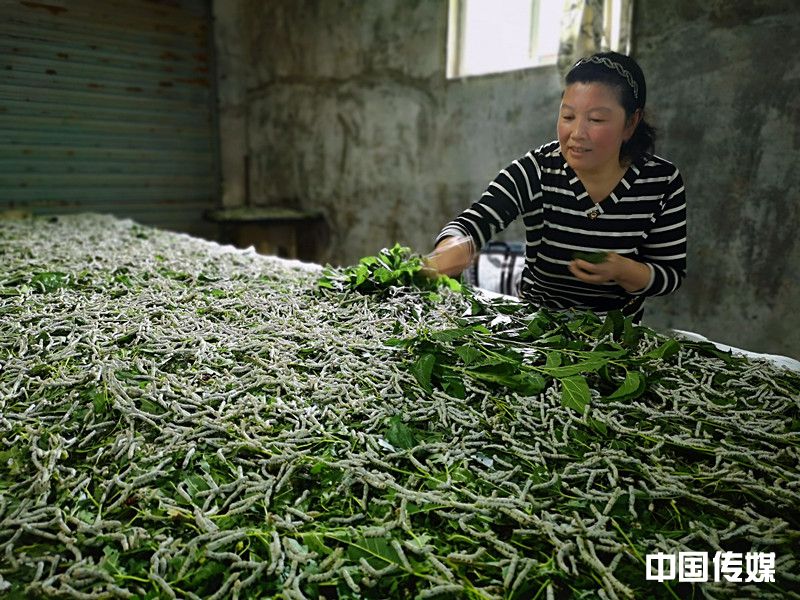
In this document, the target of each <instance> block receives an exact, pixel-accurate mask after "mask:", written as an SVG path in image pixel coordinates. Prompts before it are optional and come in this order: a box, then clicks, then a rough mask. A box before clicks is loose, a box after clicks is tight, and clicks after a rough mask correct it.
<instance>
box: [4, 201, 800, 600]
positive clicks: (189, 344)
mask: <svg viewBox="0 0 800 600" xmlns="http://www.w3.org/2000/svg"><path fill="white" fill-rule="evenodd" d="M318 276H319V271H318V270H316V269H313V268H307V269H301V268H296V267H294V266H292V265H291V264H289V263H286V262H284V261H280V260H277V259H272V258H269V257H264V256H259V255H257V254H255V253H253V252H252V251H251V252H247V251H241V250H236V249H233V248H231V247H223V246H219V245H216V244H213V243H210V242H206V241H203V240H200V239H195V238H192V237H189V236H186V235H182V234H176V233H171V232H166V231H160V230H157V229H152V228H148V227H142V226H140V225H137V224H135V223H132V222H131V221H126V220H119V219H115V218H112V217H109V216H100V215H78V216H61V217H58V218H50V219H46V218H41V219H29V220H20V221H9V222H6V223H0V593H2V594H6V595H7V596H8V597H12V598H14V597H18V598H35V597H50V596H58V597H65V598H87V599H88V598H134V597H137V598H138V597H150V598H213V599H221V598H246V597H276V598H297V599H300V598H315V599H316V598H320V597H322V598H334V597H339V598H435V597H439V598H486V599H489V598H557V597H558V598H561V597H598V598H633V597H654V598H655V597H665V598H678V597H686V596H687V593H692V592H694V593H696V594H698V595H703V594H705V595H706V596H707V597H710V598H725V597H754V598H755V597H757V598H770V597H774V598H785V597H795V598H797V597H800V596H798V595H797V593H795V592H793V591H791V590H792V588H794V589H798V586H800V576H798V574H797V573H798V567H797V564H798V563H797V558H796V556H795V555H794V554H796V550H797V547H798V540H799V539H800V508H798V507H800V469H799V468H798V466H799V465H800V397H798V394H797V382H798V378H797V375H796V374H791V373H789V372H788V371H785V370H779V369H777V368H775V367H773V366H771V365H770V364H769V363H764V362H755V361H743V362H741V363H736V364H735V365H729V364H726V363H725V362H723V361H721V360H719V359H717V358H714V357H712V356H704V355H702V354H700V353H698V352H695V351H692V350H681V351H680V352H679V353H678V355H677V356H676V357H674V360H673V361H672V363H670V365H669V368H668V369H666V370H665V374H664V375H663V376H661V377H659V378H658V380H657V381H654V383H653V384H652V387H651V388H650V389H649V390H648V393H647V394H646V395H645V396H643V397H641V398H638V399H637V400H634V401H626V402H619V401H618V402H614V401H607V402H599V401H598V402H597V403H595V402H593V403H592V407H591V410H590V413H589V414H584V415H580V414H577V413H576V412H575V411H574V410H570V409H569V408H567V407H565V406H563V405H562V403H561V400H560V394H559V389H558V386H557V385H556V384H554V385H551V386H550V387H548V388H547V389H546V390H545V391H544V392H542V393H540V394H537V395H535V396H528V397H524V396H520V395H518V394H516V393H512V392H509V391H508V390H503V389H502V388H498V387H492V386H490V385H488V384H486V385H482V384H481V385H479V384H477V383H475V382H469V381H467V382H465V386H466V395H465V397H464V398H454V397H451V396H448V395H447V394H446V393H445V392H443V391H441V390H438V389H434V390H433V391H432V392H427V391H425V390H424V389H423V388H422V387H421V386H420V385H419V383H418V382H417V380H416V379H415V378H414V377H413V376H412V374H411V373H410V372H409V358H408V356H407V355H406V349H404V348H401V347H398V346H392V345H387V344H386V341H387V340H388V339H390V338H407V337H412V336H415V335H419V334H420V333H422V332H430V331H436V330H441V329H445V328H447V327H450V326H451V324H452V319H453V318H454V317H458V316H461V315H463V314H465V313H466V312H468V311H469V310H470V306H471V303H472V302H474V301H475V300H474V299H469V298H466V297H465V296H463V295H461V294H458V293H454V292H449V291H447V292H442V293H441V294H440V295H439V297H437V298H436V299H431V297H430V296H429V295H427V294H423V293H420V292H418V291H417V290H413V289H401V288H398V289H396V290H395V291H394V292H392V293H389V294H384V295H381V296H365V295H361V294H357V293H350V294H332V293H327V294H323V293H320V291H319V290H318V289H317V287H316V280H317V278H318ZM485 310H486V312H487V313H491V311H492V308H491V306H490V305H489V304H488V303H487V306H486V307H485ZM499 321H501V319H493V318H492V317H491V314H489V317H487V318H486V326H487V327H490V328H491V325H492V323H495V322H499ZM654 335H655V334H653V336H650V334H648V336H646V337H645V339H644V340H643V341H642V346H641V349H640V350H639V351H640V352H642V353H644V352H647V351H648V350H649V349H651V348H653V347H655V346H657V345H658V343H660V340H658V339H656V338H655V337H654ZM793 386H794V387H793ZM589 416H590V417H591V419H593V420H594V422H595V423H601V424H602V426H603V428H604V431H605V432H606V433H605V434H604V435H600V434H599V433H597V432H596V431H595V429H593V428H591V427H587V418H589ZM398 428H400V429H401V430H402V431H403V432H410V433H411V434H413V436H414V439H415V444H414V445H413V446H412V447H410V448H400V447H397V445H396V444H393V443H392V442H391V440H392V439H394V438H393V435H392V431H395V432H396V431H397V430H398ZM684 550H686V551H706V552H708V553H709V554H710V555H713V554H714V552H715V551H717V550H722V551H738V552H742V553H745V552H751V551H753V552H763V553H767V552H774V553H775V556H776V562H775V582H774V583H770V582H753V581H751V582H745V581H742V582H741V583H727V584H725V583H719V584H714V583H708V584H703V585H700V584H689V583H680V582H677V581H666V582H661V583H659V582H655V581H645V554H646V553H655V552H669V553H673V552H678V551H684ZM712 571H713V569H712ZM693 588H695V589H693ZM687 590H688V592H687Z"/></svg>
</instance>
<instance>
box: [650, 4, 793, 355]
mask: <svg viewBox="0 0 800 600" xmlns="http://www.w3.org/2000/svg"><path fill="white" fill-rule="evenodd" d="M798 31H800V4H798V3H797V2H794V1H792V0H786V1H779V0H778V1H776V0H762V1H749V0H748V1H744V0H740V1H721V0H720V1H715V2H693V1H691V0H682V1H680V2H674V1H671V0H646V1H644V2H640V3H639V9H638V12H637V16H636V29H635V34H636V39H637V44H636V56H637V58H638V59H639V60H640V61H641V63H642V65H643V67H644V69H645V72H646V73H647V74H648V78H649V79H648V85H649V86H650V87H651V89H652V90H653V94H654V95H653V102H652V108H653V111H654V115H655V116H656V118H657V122H658V124H659V125H660V135H661V142H660V144H659V152H660V153H661V154H663V155H664V156H668V157H669V158H670V159H672V160H673V161H674V162H675V163H676V164H678V165H679V166H680V168H681V171H682V172H683V174H684V178H685V180H686V186H687V201H688V202H689V203H690V204H689V211H688V215H689V217H688V230H689V244H690V247H689V248H690V252H689V269H690V277H689V278H687V280H686V282H685V284H684V286H683V288H682V289H681V290H680V292H679V293H678V294H676V295H675V296H672V297H669V298H665V299H663V300H660V301H659V302H658V303H657V304H654V305H653V308H654V309H655V308H657V309H658V312H656V310H652V311H651V313H652V319H651V321H653V322H656V323H658V324H664V325H669V326H672V327H678V328H683V329H693V330H695V331H699V332H702V333H703V334H704V335H707V336H709V337H711V338H712V339H715V340H719V341H724V342H727V343H729V344H732V345H739V346H740V347H745V348H749V349H753V350H760V351H764V352H776V353H782V354H788V355H790V356H793V357H795V358H800V311H798V310H797V307H798V305H800V268H798V265H799V264H800V235H798V228H799V227H800V169H798V159H800V39H798V35H797V32H798Z"/></svg>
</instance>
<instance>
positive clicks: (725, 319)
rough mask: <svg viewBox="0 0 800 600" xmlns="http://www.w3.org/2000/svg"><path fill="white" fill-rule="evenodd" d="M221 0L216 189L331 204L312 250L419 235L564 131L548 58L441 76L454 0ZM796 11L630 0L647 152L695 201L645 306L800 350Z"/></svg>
mask: <svg viewBox="0 0 800 600" xmlns="http://www.w3.org/2000/svg"><path fill="white" fill-rule="evenodd" d="M215 4H216V6H215V17H216V20H217V23H216V29H215V33H216V42H217V51H218V59H217V65H218V72H219V78H220V111H221V116H220V120H221V123H222V151H223V176H224V182H223V185H224V188H225V195H224V201H225V203H226V204H227V205H235V204H238V203H243V202H249V203H250V204H253V205H276V204H280V205H284V206H286V205H288V206H295V207H300V208H303V209H309V210H322V211H323V212H324V213H325V215H326V216H327V219H328V221H329V223H330V226H331V229H332V236H331V240H330V244H329V246H328V249H327V252H326V253H325V256H324V257H323V260H327V261H330V262H333V263H339V264H348V263H352V262H354V261H355V260H357V259H358V258H359V257H361V256H363V255H366V254H373V253H374V252H375V251H377V250H378V249H379V248H381V247H383V246H386V245H390V244H392V243H394V242H395V241H399V242H401V243H404V244H407V245H410V246H412V247H414V248H415V249H417V250H419V251H426V250H427V249H429V248H430V245H431V242H432V239H433V237H434V236H435V235H436V233H437V232H438V230H439V228H440V227H441V226H442V225H443V224H444V223H445V222H446V221H447V220H449V219H450V218H451V217H452V216H454V215H455V214H456V213H457V212H459V211H460V210H461V209H463V208H465V207H466V206H467V205H468V204H469V203H470V202H471V201H472V200H474V199H475V198H477V197H478V196H480V194H481V193H482V192H483V190H484V188H485V186H486V184H487V183H488V181H489V180H490V179H491V178H493V177H494V175H495V174H496V173H497V171H498V169H499V168H502V167H503V166H505V165H506V164H508V162H509V161H510V160H511V159H513V158H516V157H517V156H520V155H522V154H524V153H525V152H526V151H527V150H528V149H530V148H531V147H535V146H537V145H539V144H541V143H544V142H546V141H549V140H551V139H553V138H554V137H555V118H556V113H557V109H558V102H559V96H560V93H561V83H560V80H559V78H558V74H557V72H556V69H555V67H545V68H540V69H530V70H526V71H521V72H516V73H510V74H502V75H491V76H485V77H479V78H470V79H465V80H455V81H448V80H446V78H445V75H444V74H445V58H446V57H445V46H446V39H447V2H446V1H445V0H417V1H416V2H415V1H412V0H378V1H371V0H370V1H367V0H316V1H312V0H305V1H298V0H272V1H270V2H261V1H260V0H228V1H225V2H223V1H221V0H220V1H217V2H216V3H215ZM798 30H800V4H796V3H795V2H793V1H792V0H787V1H785V2H780V1H774V0H773V1H769V2H767V1H763V2H758V1H744V0H741V1H725V2H723V1H716V2H697V1H696V0H640V2H639V3H638V4H637V10H636V16H635V19H634V40H635V42H634V43H635V55H636V57H637V58H638V59H639V60H640V62H641V64H642V66H643V68H644V70H645V73H646V75H647V76H648V87H649V94H648V104H649V108H650V109H652V112H653V117H654V120H655V124H656V125H657V126H658V127H659V128H660V135H661V138H660V141H659V143H658V153H659V154H662V155H663V156H666V157H668V158H669V159H671V160H673V162H675V163H676V164H678V166H679V167H680V168H681V170H682V172H683V174H684V179H685V180H686V185H687V196H688V201H689V203H690V204H689V206H690V208H689V219H690V221H689V236H690V256H689V263H690V278H689V279H687V281H686V283H685V285H684V287H683V288H682V289H681V290H680V291H679V292H678V293H677V294H676V295H673V296H671V297H669V298H668V299H663V300H657V301H653V302H651V304H650V306H651V308H650V309H649V311H648V317H647V321H648V322H649V323H650V324H652V325H655V326H659V327H662V326H663V327H666V326H670V327H677V328H682V329H689V330H693V331H697V332H700V333H703V334H704V335H707V336H709V337H711V338H712V339H715V340H719V341H723V342H726V343H729V344H732V345H738V346H740V347H745V348H748V349H751V350H758V351H769V352H775V353H782V354H788V355H790V356H794V357H798V356H800V312H799V311H795V310H794V307H795V306H797V305H798V304H800V269H797V268H796V267H795V265H797V264H798V263H799V262H800V242H798V239H800V236H798V235H797V233H796V230H797V226H798V224H800V214H799V213H800V202H798V194H797V191H796V190H797V189H798V186H799V185H800V170H797V169H792V166H793V165H794V164H795V162H796V157H797V156H798V152H797V151H798V144H799V143H800V119H798V116H800V94H798V92H800V89H798V87H799V86H798V82H799V81H800V66H798V65H800V44H799V43H798V40H797V37H796V36H795V35H793V34H792V32H796V31H798ZM226 124H227V127H226ZM521 235H522V233H521V229H519V228H517V226H515V227H514V228H512V230H511V231H509V232H508V235H507V237H508V238H509V239H513V238H519V237H521Z"/></svg>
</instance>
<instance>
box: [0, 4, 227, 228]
mask: <svg viewBox="0 0 800 600" xmlns="http://www.w3.org/2000/svg"><path fill="white" fill-rule="evenodd" d="M210 22H211V17H210V7H209V4H208V3H207V2H206V1H205V0H150V1H148V0H42V1H41V2H34V1H30V2H29V1H15V0H0V210H4V209H21V210H25V211H30V212H33V213H36V214H58V213H72V212H87V211H92V212H101V213H111V214H114V215H117V216H120V217H130V218H132V219H134V220H136V221H139V222H140V223H145V224H150V225H156V226H159V227H163V228H166V229H172V230H175V231H186V232H190V233H195V234H198V235H203V234H211V233H212V232H213V230H212V229H211V228H210V226H209V225H208V224H207V223H206V222H205V221H204V220H203V212H204V211H205V210H206V209H209V208H214V207H215V206H216V204H217V202H216V199H217V196H218V175H217V172H218V171H217V159H216V137H215V136H216V134H215V121H214V114H213V105H214V95H213V89H214V88H213V86H212V85H211V82H212V77H213V74H212V72H211V68H210V64H211V61H210V54H211V49H210V36H209V25H210Z"/></svg>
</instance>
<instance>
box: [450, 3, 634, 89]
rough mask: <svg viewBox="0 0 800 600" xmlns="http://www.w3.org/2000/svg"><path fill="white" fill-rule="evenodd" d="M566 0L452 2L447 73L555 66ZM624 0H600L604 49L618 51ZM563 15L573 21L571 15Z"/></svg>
mask: <svg viewBox="0 0 800 600" xmlns="http://www.w3.org/2000/svg"><path fill="white" fill-rule="evenodd" d="M567 1H568V0H502V1H498V0H450V4H449V11H450V16H449V24H448V36H447V37H448V40H447V76H448V77H450V78H453V77H466V76H468V75H484V74H487V73H502V72H504V71H514V70H517V69H527V68H530V67H536V66H542V65H553V64H556V60H557V59H558V47H559V42H560V39H561V35H562V32H561V29H562V16H563V15H564V10H565V8H566V6H565V4H566V3H567ZM622 1H623V0H604V1H603V3H602V5H603V7H602V21H603V22H602V24H597V25H599V26H600V27H602V45H603V46H604V47H608V48H615V49H616V48H618V47H619V45H620V21H621V19H622V18H623V14H622V12H623V8H622ZM571 11H575V8H574V7H573V8H572V9H571ZM578 13H579V14H578V17H579V19H578V21H575V23H577V24H578V25H580V19H581V18H583V17H581V16H580V8H578ZM567 18H568V19H570V21H572V20H574V15H572V14H571V15H568V16H567ZM570 21H567V22H568V23H569V22H570ZM568 27H569V26H568ZM572 35H575V34H572Z"/></svg>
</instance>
